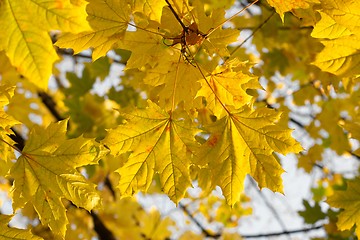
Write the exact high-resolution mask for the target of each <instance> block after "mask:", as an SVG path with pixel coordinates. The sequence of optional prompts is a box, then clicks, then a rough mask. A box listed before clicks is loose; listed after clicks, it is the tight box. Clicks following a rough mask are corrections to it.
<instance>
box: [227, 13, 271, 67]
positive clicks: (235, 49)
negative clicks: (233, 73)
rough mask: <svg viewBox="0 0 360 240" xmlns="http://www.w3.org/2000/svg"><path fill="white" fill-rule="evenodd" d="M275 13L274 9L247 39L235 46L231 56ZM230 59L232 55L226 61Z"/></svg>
mask: <svg viewBox="0 0 360 240" xmlns="http://www.w3.org/2000/svg"><path fill="white" fill-rule="evenodd" d="M274 14H275V12H274V11H273V12H272V13H271V14H270V15H269V16H268V17H267V18H266V19H265V21H264V22H262V23H261V24H260V25H259V26H257V27H256V28H255V29H254V30H253V32H252V33H251V34H250V36H248V37H247V38H245V40H244V41H242V43H241V44H240V45H239V46H237V47H236V48H234V49H233V50H232V51H231V53H230V56H231V55H233V54H234V53H235V52H236V51H237V50H239V48H241V47H242V46H243V45H244V44H245V43H246V42H247V41H248V40H249V39H250V38H252V37H253V36H254V34H255V33H256V32H257V31H259V30H260V29H261V28H262V27H263V26H264V25H265V24H266V23H267V22H268V21H269V20H270V18H271V17H272V16H274ZM228 59H230V57H228V58H227V59H226V61H227V60H228ZM226 61H225V62H226Z"/></svg>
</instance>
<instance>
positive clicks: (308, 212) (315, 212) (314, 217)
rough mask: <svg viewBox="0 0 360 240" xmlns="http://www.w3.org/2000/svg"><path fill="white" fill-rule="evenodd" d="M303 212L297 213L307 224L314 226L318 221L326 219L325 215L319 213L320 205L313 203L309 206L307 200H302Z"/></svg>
mask: <svg viewBox="0 0 360 240" xmlns="http://www.w3.org/2000/svg"><path fill="white" fill-rule="evenodd" d="M303 205H304V207H305V210H303V211H298V213H299V215H300V216H302V217H303V218H304V220H305V222H306V223H307V224H314V223H316V222H317V221H319V220H322V219H324V218H326V214H325V213H323V212H322V211H321V207H320V204H319V203H318V202H315V204H314V206H311V205H310V203H309V202H308V201H307V200H303Z"/></svg>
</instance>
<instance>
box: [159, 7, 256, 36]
mask: <svg viewBox="0 0 360 240" xmlns="http://www.w3.org/2000/svg"><path fill="white" fill-rule="evenodd" d="M165 1H167V0H165ZM258 1H259V0H255V1H254V2H252V3H249V4H248V5H247V6H246V7H244V8H243V9H241V10H240V11H238V12H237V13H235V14H234V15H232V16H231V17H230V18H228V19H225V20H224V21H223V22H222V23H220V24H219V25H218V26H217V27H215V28H212V29H210V31H209V32H207V33H206V37H208V36H209V35H210V34H212V33H213V32H215V31H216V30H217V29H219V27H221V26H222V25H224V24H225V23H227V22H229V21H231V20H232V19H234V18H235V17H236V16H237V15H239V14H240V13H242V12H244V11H245V10H247V9H248V8H249V7H251V6H252V5H254V4H255V3H257V2H258Z"/></svg>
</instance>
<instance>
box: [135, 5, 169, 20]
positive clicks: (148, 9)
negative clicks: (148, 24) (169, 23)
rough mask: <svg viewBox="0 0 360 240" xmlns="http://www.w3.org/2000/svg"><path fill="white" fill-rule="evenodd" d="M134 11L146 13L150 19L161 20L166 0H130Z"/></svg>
mask: <svg viewBox="0 0 360 240" xmlns="http://www.w3.org/2000/svg"><path fill="white" fill-rule="evenodd" d="M129 2H130V4H131V7H132V11H133V12H134V13H140V14H143V15H145V16H146V17H147V18H148V19H150V20H155V21H158V22H160V19H161V15H162V9H163V7H164V6H166V5H167V4H166V2H165V0H129Z"/></svg>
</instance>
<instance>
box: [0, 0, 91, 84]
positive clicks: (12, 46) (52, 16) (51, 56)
mask: <svg viewBox="0 0 360 240" xmlns="http://www.w3.org/2000/svg"><path fill="white" fill-rule="evenodd" d="M81 8H82V7H81V6H75V5H73V4H71V3H70V1H68V0H62V1H47V0H33V1H9V0H6V1H2V3H1V5H0V24H1V26H2V28H3V29H6V31H4V32H3V33H2V34H1V35H0V49H3V50H5V52H6V55H7V56H8V57H9V59H10V61H11V64H12V65H13V66H15V67H17V69H18V71H19V72H20V73H21V74H22V75H24V76H25V77H26V78H28V79H29V80H30V81H31V82H32V83H34V84H35V85H36V86H38V87H40V88H42V89H46V88H47V83H48V79H49V77H50V75H51V73H52V65H53V63H54V62H55V61H56V60H57V59H58V56H57V54H56V52H55V49H54V48H53V46H52V41H51V38H50V36H49V34H48V31H50V30H54V29H58V30H63V31H75V32H77V31H81V30H85V29H89V26H88V24H87V22H86V20H85V15H84V13H83V11H81ZM39 43H41V44H39Z"/></svg>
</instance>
